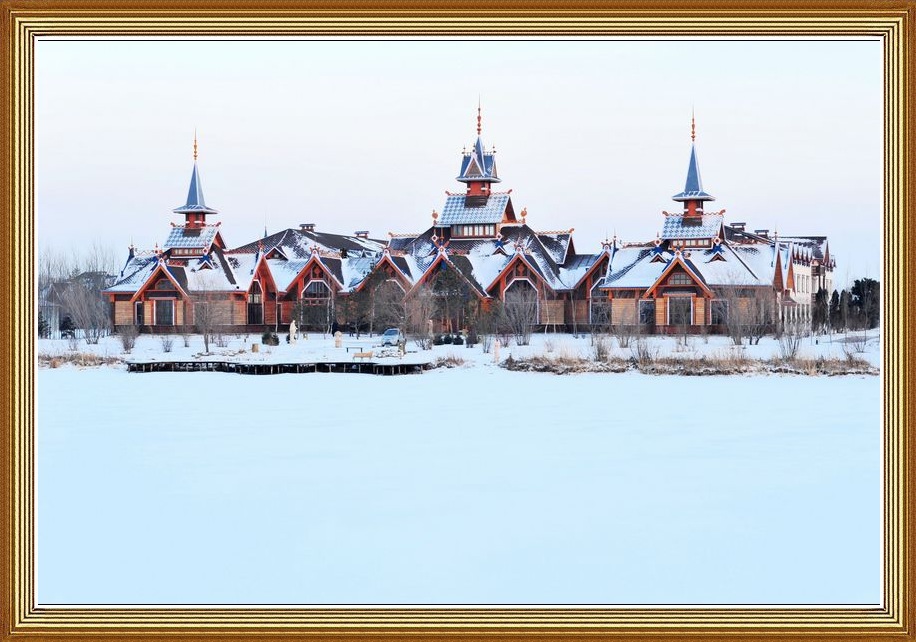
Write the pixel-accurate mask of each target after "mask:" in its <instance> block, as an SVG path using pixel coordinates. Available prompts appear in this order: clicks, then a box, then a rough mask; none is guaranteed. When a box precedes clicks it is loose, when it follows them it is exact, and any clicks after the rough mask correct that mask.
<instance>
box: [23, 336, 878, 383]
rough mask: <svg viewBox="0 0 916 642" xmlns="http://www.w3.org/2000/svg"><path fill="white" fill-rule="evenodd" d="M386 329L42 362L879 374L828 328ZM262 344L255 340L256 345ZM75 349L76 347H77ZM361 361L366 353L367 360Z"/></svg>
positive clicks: (856, 344) (865, 350)
mask: <svg viewBox="0 0 916 642" xmlns="http://www.w3.org/2000/svg"><path fill="white" fill-rule="evenodd" d="M378 341H379V337H378V336H374V337H372V336H363V337H361V338H359V339H356V338H354V337H347V338H345V340H344V342H343V344H342V345H341V346H340V347H336V346H335V344H334V341H333V339H331V338H329V337H313V338H308V339H301V340H299V341H297V342H295V343H290V344H281V345H279V346H263V345H260V344H259V343H258V342H257V339H256V338H254V339H253V338H252V337H251V336H246V335H235V336H231V337H228V336H227V337H225V338H224V339H223V340H222V341H221V343H222V347H214V346H213V345H211V351H210V352H209V353H205V352H204V351H203V339H202V338H201V337H200V336H198V335H190V336H188V337H171V336H168V335H143V336H141V337H139V338H138V339H137V343H136V346H135V347H134V348H133V349H132V350H131V351H130V353H124V351H123V348H122V346H121V343H120V341H119V339H118V337H116V336H113V337H105V338H103V339H102V340H101V341H100V342H99V343H98V344H97V345H89V344H86V343H85V342H84V341H79V342H69V341H67V340H49V339H43V340H39V341H38V345H37V353H38V367H39V368H51V369H53V368H58V367H78V368H88V367H100V366H104V367H112V368H116V369H124V370H125V371H126V369H127V366H128V365H129V364H136V363H158V364H161V363H191V364H199V363H213V364H257V365H284V364H315V363H318V364H329V363H330V364H338V365H342V364H355V363H356V359H355V357H356V355H357V353H358V352H359V353H363V352H369V353H371V354H372V357H371V358H369V359H368V360H369V361H370V362H373V363H378V364H380V365H398V364H400V365H405V366H417V367H418V368H422V369H424V370H426V369H433V368H437V367H443V366H445V367H450V368H451V367H463V368H490V367H500V368H505V369H507V370H510V371H526V372H543V373H554V374H577V373H584V372H593V373H606V374H617V373H621V372H634V371H635V372H639V373H642V374H649V375H678V376H728V375H757V374H759V375H770V374H779V375H814V376H817V375H827V376H838V375H871V376H875V375H878V374H879V373H880V361H881V359H880V357H881V353H880V341H879V337H878V334H877V333H873V334H872V335H871V336H868V335H851V336H845V335H824V336H818V337H814V336H812V337H806V338H804V339H802V340H801V343H800V345H799V346H798V351H797V354H796V355H794V356H792V357H787V356H786V355H785V354H784V353H783V351H782V350H781V347H780V344H779V342H778V340H776V339H774V338H769V337H766V338H764V339H762V340H761V341H760V343H759V344H757V345H742V346H735V345H732V344H731V342H730V341H729V340H728V339H727V338H726V337H721V336H713V337H687V338H684V337H667V336H650V337H644V338H640V339H638V340H637V339H631V340H629V341H621V340H620V339H619V338H615V337H612V336H608V335H603V336H598V337H591V336H588V335H579V336H573V335H570V334H536V335H533V336H532V337H531V344H530V345H527V346H518V345H511V344H510V345H508V346H504V347H502V348H501V349H499V350H497V348H496V347H495V346H493V347H491V348H490V349H489V350H488V351H486V352H485V351H484V349H483V347H482V346H481V345H475V346H472V347H468V346H455V345H441V346H433V348H432V349H431V350H419V349H417V348H416V347H414V346H413V345H412V344H409V345H408V350H407V353H406V354H404V355H399V353H398V351H397V349H396V348H391V347H384V348H383V347H381V346H379V345H378ZM255 346H257V347H255ZM74 348H75V349H74ZM255 350H257V351H255ZM362 361H363V360H360V362H362Z"/></svg>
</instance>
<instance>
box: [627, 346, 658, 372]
mask: <svg viewBox="0 0 916 642" xmlns="http://www.w3.org/2000/svg"><path fill="white" fill-rule="evenodd" d="M630 354H631V355H632V359H633V361H634V362H635V363H636V366H637V367H639V368H644V367H646V366H648V365H649V364H651V363H652V362H653V361H655V359H656V358H657V357H658V349H657V348H656V349H653V348H652V347H651V346H650V345H649V342H648V341H646V340H645V339H638V340H637V341H636V343H634V344H633V345H631V346H630Z"/></svg>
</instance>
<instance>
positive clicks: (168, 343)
mask: <svg viewBox="0 0 916 642" xmlns="http://www.w3.org/2000/svg"><path fill="white" fill-rule="evenodd" d="M159 342H160V343H161V344H162V351H163V352H171V351H172V346H173V345H175V339H174V337H172V336H171V335H168V334H163V335H162V336H160V337H159Z"/></svg>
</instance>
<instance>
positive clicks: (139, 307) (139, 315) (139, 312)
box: [134, 301, 143, 325]
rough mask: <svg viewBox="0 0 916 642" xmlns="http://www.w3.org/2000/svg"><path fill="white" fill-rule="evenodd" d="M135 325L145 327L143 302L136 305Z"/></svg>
mask: <svg viewBox="0 0 916 642" xmlns="http://www.w3.org/2000/svg"><path fill="white" fill-rule="evenodd" d="M134 323H136V324H137V325H143V301H137V302H136V303H135V304H134Z"/></svg>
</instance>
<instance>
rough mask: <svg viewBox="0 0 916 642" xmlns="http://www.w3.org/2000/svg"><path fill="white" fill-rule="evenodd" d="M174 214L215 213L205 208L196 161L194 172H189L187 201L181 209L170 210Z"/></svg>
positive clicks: (195, 162)
mask: <svg viewBox="0 0 916 642" xmlns="http://www.w3.org/2000/svg"><path fill="white" fill-rule="evenodd" d="M172 211H173V212H175V213H176V214H186V213H192V212H203V213H204V214H216V213H217V211H216V210H214V209H211V208H209V207H207V204H206V203H205V202H204V190H203V187H202V186H201V184H200V176H199V175H198V173H197V161H194V170H193V171H192V172H191V186H190V187H189V188H188V200H187V202H186V203H185V204H184V205H182V206H181V207H176V208H175V209H173V210H172Z"/></svg>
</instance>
